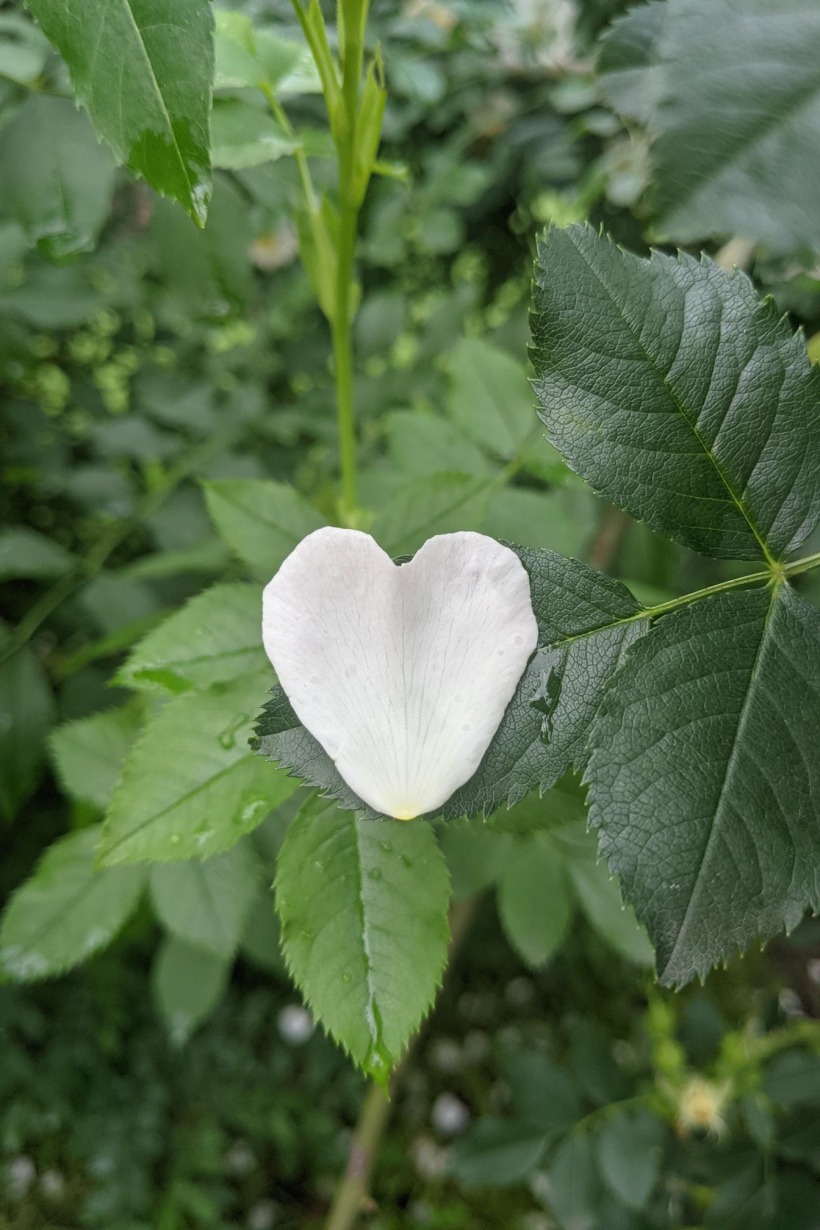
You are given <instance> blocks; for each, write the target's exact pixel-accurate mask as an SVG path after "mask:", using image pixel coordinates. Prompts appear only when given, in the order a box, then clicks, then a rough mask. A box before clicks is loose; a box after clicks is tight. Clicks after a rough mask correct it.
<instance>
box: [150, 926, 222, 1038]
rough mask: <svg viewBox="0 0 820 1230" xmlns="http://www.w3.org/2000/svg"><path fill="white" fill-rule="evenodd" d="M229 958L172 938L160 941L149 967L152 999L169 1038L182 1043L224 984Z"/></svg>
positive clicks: (209, 1010)
mask: <svg viewBox="0 0 820 1230" xmlns="http://www.w3.org/2000/svg"><path fill="white" fill-rule="evenodd" d="M230 970H231V963H230V961H226V960H225V959H224V957H217V956H215V955H214V954H213V953H210V952H205V951H204V950H203V949H202V948H193V947H192V946H191V945H190V944H186V943H184V942H183V941H182V940H178V939H175V938H172V939H167V940H165V941H164V943H163V944H161V945H160V947H159V949H158V950H157V955H156V957H155V959H154V965H153V968H152V970H151V982H152V986H153V991H154V1000H155V1002H156V1005H157V1008H158V1009H159V1012H160V1015H161V1016H162V1018H163V1020H164V1022H165V1026H166V1028H167V1030H168V1033H169V1034H170V1037H171V1041H172V1042H173V1043H174V1044H175V1045H176V1046H184V1045H185V1043H186V1042H187V1041H188V1039H189V1038H190V1036H191V1034H192V1033H193V1032H194V1030H195V1029H196V1028H197V1026H198V1025H201V1024H202V1022H203V1021H205V1020H207V1018H208V1017H209V1016H210V1015H211V1013H212V1012H213V1010H214V1008H215V1007H216V1006H217V1004H218V1003H219V1001H220V999H221V998H222V996H223V994H224V992H225V988H226V986H227V984H228V976H229V974H230Z"/></svg>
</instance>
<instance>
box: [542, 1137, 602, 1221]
mask: <svg viewBox="0 0 820 1230" xmlns="http://www.w3.org/2000/svg"><path fill="white" fill-rule="evenodd" d="M547 1178H548V1181H549V1185H548V1188H547V1199H548V1201H549V1206H550V1208H551V1210H552V1212H553V1213H554V1214H555V1216H556V1217H557V1219H558V1223H559V1225H560V1226H561V1227H562V1230H597V1227H598V1226H599V1224H600V1223H599V1221H598V1217H599V1214H600V1213H601V1212H602V1205H603V1203H604V1201H605V1200H606V1196H605V1193H604V1190H603V1185H602V1183H601V1180H600V1178H599V1177H598V1169H597V1167H596V1165H595V1156H594V1152H593V1147H592V1141H591V1140H590V1138H589V1135H588V1133H586V1132H573V1133H571V1135H569V1136H568V1137H567V1138H566V1140H565V1141H563V1143H562V1144H561V1145H559V1147H558V1149H557V1150H556V1151H555V1154H554V1155H553V1157H552V1159H551V1160H550V1165H549V1170H548V1171H547Z"/></svg>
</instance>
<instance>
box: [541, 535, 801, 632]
mask: <svg viewBox="0 0 820 1230" xmlns="http://www.w3.org/2000/svg"><path fill="white" fill-rule="evenodd" d="M813 568H820V553H818V554H817V555H807V556H806V558H805V559H799V560H795V561H794V563H793V564H778V565H777V566H776V569H772V568H767V569H765V570H764V571H761V572H750V573H748V574H747V575H746V576H745V577H733V578H732V579H731V580H729V581H720V582H718V584H717V585H707V586H705V587H704V588H703V589H693V590H692V591H691V593H688V594H681V596H680V597H679V598H670V599H669V601H668V602H659V603H657V604H656V605H655V606H646V607H641V609H640V610H639V611H636V612H635V614H634V615H625V616H624V617H623V619H614V620H612V622H611V623H607V624H601V625H600V626H599V627H596V628H587V630H586V631H585V632H578V633H576V634H575V635H573V636H565V637H562V638H561V640H558V641H554V642H553V644H552V646H551V648H557V647H559V646H563V645H569V644H571V643H572V642H573V641H580V640H584V638H585V637H587V636H590V635H591V634H592V633H593V632H599V631H601V630H602V629H603V628H617V627H619V626H620V625H621V624H634V623H636V622H637V621H638V620H641V619H658V618H659V617H660V616H662V615H668V614H669V613H670V611H677V610H678V608H679V607H683V606H691V604H692V603H693V602H700V600H701V599H702V598H711V597H712V596H713V595H714V594H725V593H727V592H728V591H730V590H733V589H743V588H744V587H745V586H747V585H758V584H761V583H763V582H765V583H767V584H769V585H778V584H780V583H782V582H783V581H784V580H788V579H789V578H790V577H796V576H799V575H800V573H802V572H810V571H811V570H812V569H813Z"/></svg>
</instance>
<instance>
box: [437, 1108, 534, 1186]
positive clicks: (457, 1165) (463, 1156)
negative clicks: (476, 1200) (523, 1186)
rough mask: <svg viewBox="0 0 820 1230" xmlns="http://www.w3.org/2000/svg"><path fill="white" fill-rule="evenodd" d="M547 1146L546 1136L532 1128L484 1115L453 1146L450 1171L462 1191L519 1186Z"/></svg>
mask: <svg viewBox="0 0 820 1230" xmlns="http://www.w3.org/2000/svg"><path fill="white" fill-rule="evenodd" d="M546 1142H547V1135H546V1133H545V1132H543V1131H542V1130H540V1129H539V1128H537V1127H533V1126H532V1124H529V1123H514V1122H510V1121H508V1120H506V1119H498V1118H496V1117H495V1116H493V1115H485V1116H484V1118H482V1119H479V1121H478V1122H477V1123H476V1124H475V1125H474V1126H473V1127H471V1128H470V1130H469V1131H468V1132H466V1133H465V1135H464V1136H462V1137H461V1139H460V1140H457V1141H456V1143H455V1144H454V1145H453V1148H452V1151H451V1155H450V1169H451V1171H452V1173H453V1174H454V1175H455V1177H456V1178H457V1179H458V1181H459V1182H460V1183H462V1184H463V1185H464V1187H505V1186H508V1185H509V1184H511V1183H520V1182H521V1180H522V1179H525V1178H526V1177H527V1175H529V1174H530V1173H531V1172H532V1171H533V1170H534V1169H535V1168H536V1166H537V1165H538V1163H539V1161H540V1159H541V1155H542V1154H543V1152H544V1148H545V1145H546Z"/></svg>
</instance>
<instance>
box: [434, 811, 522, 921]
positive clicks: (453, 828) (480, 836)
mask: <svg viewBox="0 0 820 1230" xmlns="http://www.w3.org/2000/svg"><path fill="white" fill-rule="evenodd" d="M439 840H440V842H441V848H442V850H443V851H444V854H445V856H446V858H447V865H448V867H449V868H450V879H451V881H452V886H453V897H454V898H455V899H456V900H457V901H459V900H461V899H463V898H464V897H472V896H473V894H474V893H480V892H481V891H482V890H483V889H485V888H489V886H490V885H491V884H494V883H495V882H496V880H497V879H498V877H499V875H500V874H501V872H502V870H503V868H504V865H505V863H506V861H507V857H508V855H509V853H510V851H511V850H512V838H511V837H510V835H509V833H504V832H497V831H496V830H495V829H492V828H490V826H489V824H487V823H486V822H485V821H484V820H454V821H453V822H452V824H448V825H446V826H445V827H444V828H442V829H441V830H440V833H439Z"/></svg>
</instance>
